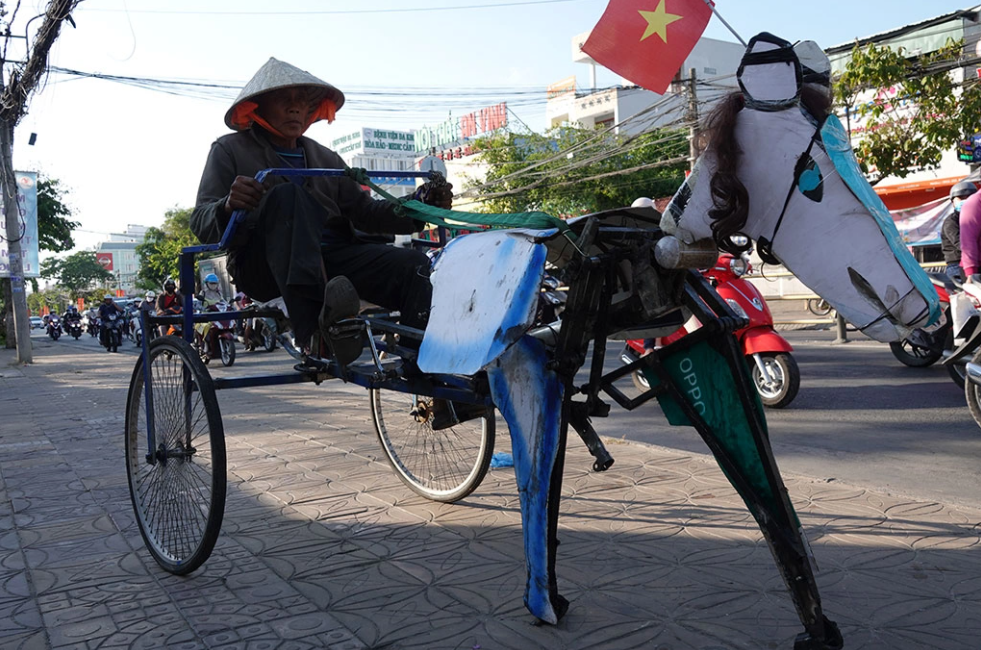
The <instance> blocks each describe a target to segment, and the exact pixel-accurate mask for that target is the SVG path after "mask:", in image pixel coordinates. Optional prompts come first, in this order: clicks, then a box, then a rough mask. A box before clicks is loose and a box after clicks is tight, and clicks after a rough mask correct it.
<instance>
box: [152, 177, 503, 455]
mask: <svg viewBox="0 0 981 650" xmlns="http://www.w3.org/2000/svg"><path fill="white" fill-rule="evenodd" d="M348 173H349V170H347V169H294V168H291V167H287V168H279V167H277V168H271V169H264V170H262V171H260V172H259V173H258V174H256V176H255V179H256V180H257V181H259V182H260V183H261V182H262V181H263V180H265V179H266V178H267V177H268V176H286V177H307V176H346V175H348ZM365 173H366V175H367V176H368V177H370V178H425V179H432V178H433V177H434V175H435V174H434V172H432V171H366V172H365ZM246 213H247V212H246V211H245V210H236V211H235V212H233V213H232V216H231V218H230V219H229V220H228V225H227V226H226V227H225V231H224V233H222V237H221V241H219V242H218V243H217V244H201V245H198V246H187V247H185V248H183V249H182V250H181V259H180V292H181V296H183V299H184V310H183V313H182V314H181V315H180V316H151V317H149V318H147V317H146V315H145V313H144V312H142V311H141V312H140V324H141V326H142V327H143V345H142V347H143V351H142V355H143V390H144V396H145V399H146V406H147V449H148V452H149V453H148V456H147V462H151V463H152V462H155V460H154V447H155V446H156V434H155V423H154V420H153V389H152V386H151V376H152V373H151V372H150V337H149V336H148V332H149V329H148V328H149V327H152V326H154V325H156V324H164V323H178V322H180V323H182V324H183V332H182V336H183V338H184V340H185V341H187V342H188V343H193V342H194V323H203V322H210V321H216V320H227V319H234V318H241V317H252V316H256V315H260V312H257V311H256V310H254V309H251V310H237V311H225V312H206V313H200V314H195V313H194V285H195V281H194V280H195V278H194V256H195V255H197V254H199V253H210V252H215V251H220V250H227V248H228V244H229V242H230V241H231V240H232V237H233V236H234V235H235V231H236V230H237V229H238V227H239V225H240V224H241V223H242V221H244V220H245V215H246ZM438 236H439V244H436V245H443V244H445V243H446V241H445V240H446V233H445V229H443V228H440V229H439V231H438ZM333 377H339V378H343V379H344V380H345V381H350V382H352V383H355V384H358V385H359V386H364V387H366V388H380V387H382V386H384V387H386V388H391V389H394V390H402V391H414V392H422V393H426V394H433V395H435V396H436V397H445V398H447V399H454V400H456V401H461V402H473V401H474V398H475V395H474V393H473V391H472V389H470V388H468V387H466V386H463V385H459V384H458V383H457V382H455V378H449V377H444V378H441V379H442V380H445V381H443V383H446V384H448V385H446V386H436V385H435V384H433V383H432V382H431V381H428V380H427V379H424V378H422V377H419V378H414V379H411V380H406V379H404V378H392V377H388V378H381V377H377V376H374V375H371V374H365V373H354V372H349V371H348V370H347V369H345V368H341V367H337V366H336V364H334V363H331V364H329V366H328V368H327V370H326V372H324V373H322V374H320V375H316V374H307V373H298V372H293V373H290V374H288V375H266V376H256V377H231V378H222V379H215V388H216V389H224V388H238V387H247V386H272V385H283V384H292V383H298V382H303V381H317V382H318V383H319V381H320V380H322V379H327V378H333ZM454 383H457V385H455V386H454V385H453V384H454ZM187 397H188V399H189V398H190V395H188V396H187ZM485 401H486V403H487V404H488V405H489V403H490V397H489V396H488V397H487V398H486V400H485ZM188 405H189V402H188Z"/></svg>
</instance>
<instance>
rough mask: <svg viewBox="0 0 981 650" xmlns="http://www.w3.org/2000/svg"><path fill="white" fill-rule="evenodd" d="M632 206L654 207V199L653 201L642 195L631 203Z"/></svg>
mask: <svg viewBox="0 0 981 650" xmlns="http://www.w3.org/2000/svg"><path fill="white" fill-rule="evenodd" d="M630 207H631V208H653V207H654V201H652V200H651V199H649V198H647V197H646V196H642V197H640V198H639V199H634V202H633V203H631V204H630Z"/></svg>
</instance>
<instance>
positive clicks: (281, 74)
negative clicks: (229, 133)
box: [225, 57, 344, 130]
mask: <svg viewBox="0 0 981 650" xmlns="http://www.w3.org/2000/svg"><path fill="white" fill-rule="evenodd" d="M295 86H314V87H316V88H321V89H323V91H324V92H325V93H326V96H327V98H328V99H330V100H331V101H332V102H334V110H335V111H336V110H340V108H341V106H343V105H344V93H342V92H341V91H340V90H338V89H337V88H335V87H334V86H332V85H330V84H329V83H327V82H326V81H322V80H321V79H318V78H317V77H314V76H313V75H312V74H310V73H309V72H307V71H306V70H300V69H299V68H297V67H296V66H293V65H290V64H289V63H286V62H285V61H280V60H279V59H275V58H272V57H270V58H269V60H268V61H266V63H265V64H264V65H263V66H262V67H261V68H259V71H258V72H256V73H255V75H254V76H253V77H252V79H250V80H249V83H247V84H245V87H244V88H242V92H240V93H239V94H238V97H237V98H236V99H235V102H234V103H232V105H231V107H230V108H229V109H228V112H227V113H225V124H226V125H227V126H228V128H230V129H232V130H238V128H239V127H236V126H235V125H233V124H232V113H233V112H234V110H235V107H236V106H238V105H239V104H241V103H242V102H244V101H249V100H255V98H256V97H258V96H259V95H261V94H263V93H267V92H269V91H270V90H277V89H279V88H292V87H295Z"/></svg>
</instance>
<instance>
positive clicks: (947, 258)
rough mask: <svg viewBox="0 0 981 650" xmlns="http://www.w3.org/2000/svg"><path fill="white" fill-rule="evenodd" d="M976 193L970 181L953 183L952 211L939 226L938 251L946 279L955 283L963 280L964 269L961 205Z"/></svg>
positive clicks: (976, 189)
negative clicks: (962, 264)
mask: <svg viewBox="0 0 981 650" xmlns="http://www.w3.org/2000/svg"><path fill="white" fill-rule="evenodd" d="M977 191H978V188H977V186H976V185H975V184H974V183H971V182H970V181H960V182H959V183H955V184H954V186H953V187H952V188H950V202H951V203H952V204H953V208H954V209H953V211H952V212H951V213H950V214H949V215H947V218H946V219H944V222H943V224H942V225H941V226H940V250H941V251H942V252H943V256H944V262H946V263H947V277H949V278H950V279H951V280H953V281H954V282H957V283H961V282H964V280H965V277H964V269H963V268H961V225H960V218H961V205H962V204H963V203H964V200H965V199H966V198H967V197H969V196H971V195H972V194H975V193H976V192H977Z"/></svg>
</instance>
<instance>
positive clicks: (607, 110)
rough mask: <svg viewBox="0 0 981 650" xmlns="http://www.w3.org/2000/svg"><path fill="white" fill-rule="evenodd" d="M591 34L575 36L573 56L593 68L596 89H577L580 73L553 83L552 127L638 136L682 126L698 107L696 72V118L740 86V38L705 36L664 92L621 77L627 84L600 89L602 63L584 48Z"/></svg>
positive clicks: (548, 115) (550, 99)
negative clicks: (732, 40)
mask: <svg viewBox="0 0 981 650" xmlns="http://www.w3.org/2000/svg"><path fill="white" fill-rule="evenodd" d="M587 38H589V32H585V33H582V34H578V35H576V36H574V37H573V39H572V60H573V62H575V63H583V64H586V65H588V66H589V67H590V86H591V88H590V89H588V90H577V88H576V78H575V77H574V76H572V77H568V78H566V79H563V80H562V81H559V82H556V83H554V84H552V85H550V86H549V87H548V89H547V103H546V106H545V116H546V119H547V123H548V125H549V127H553V128H554V127H559V126H572V125H579V126H582V127H585V128H596V129H600V128H611V127H612V128H613V131H614V132H615V133H617V134H620V135H634V134H637V133H642V132H644V131H649V130H651V129H655V128H660V127H666V126H678V125H679V124H680V123H681V122H682V121H683V120H685V119H687V118H688V116H689V113H690V112H692V107H691V105H690V102H689V97H690V95H689V93H690V89H691V85H692V84H691V75H692V73H694V80H695V82H696V83H695V89H696V91H695V92H696V108H695V109H694V113H695V117H696V118H697V117H698V113H701V112H704V111H706V110H707V109H708V108H709V107H710V106H711V105H712V103H713V102H714V101H715V100H717V99H718V98H719V97H721V96H723V95H724V94H726V93H728V92H731V91H733V90H736V89H738V86H737V84H736V70H737V69H738V67H739V61H740V59H742V56H743V53H744V52H745V48H744V47H743V46H742V45H740V44H738V43H729V42H726V41H720V40H716V39H713V38H701V39H699V41H698V43H696V44H695V48H694V49H693V50H692V52H691V54H689V55H688V58H687V59H685V63H684V65H683V66H682V68H681V70H680V71H679V72H678V75H677V76H676V78H675V82H674V83H672V85H671V88H670V89H669V90H668V91H667V92H666V93H665V94H664V95H659V94H657V93H655V92H651V91H650V90H647V89H645V88H641V87H640V86H638V85H636V84H634V83H633V82H632V81H630V80H629V79H621V85H618V86H615V87H613V88H606V89H601V90H597V89H596V66H598V65H599V64H598V63H596V62H595V61H593V59H591V58H590V57H589V56H588V55H587V54H585V53H584V52H583V51H582V45H583V43H585V42H586V39H587ZM642 113H643V115H641V114H642Z"/></svg>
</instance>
